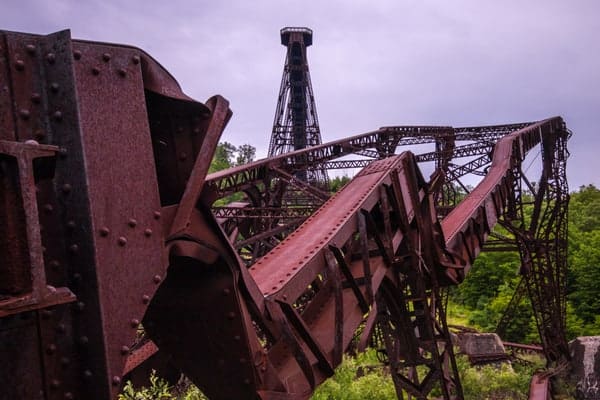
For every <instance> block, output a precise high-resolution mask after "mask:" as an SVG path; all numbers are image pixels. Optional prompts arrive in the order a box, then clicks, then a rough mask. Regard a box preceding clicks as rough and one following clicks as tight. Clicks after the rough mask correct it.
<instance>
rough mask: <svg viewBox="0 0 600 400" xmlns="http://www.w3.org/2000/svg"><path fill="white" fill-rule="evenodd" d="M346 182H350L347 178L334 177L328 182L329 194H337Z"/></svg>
mask: <svg viewBox="0 0 600 400" xmlns="http://www.w3.org/2000/svg"><path fill="white" fill-rule="evenodd" d="M348 182H350V177H349V176H347V175H344V176H336V177H335V178H333V179H331V180H330V181H329V191H331V193H335V192H338V191H339V190H340V189H341V188H343V187H344V185H346V183H348Z"/></svg>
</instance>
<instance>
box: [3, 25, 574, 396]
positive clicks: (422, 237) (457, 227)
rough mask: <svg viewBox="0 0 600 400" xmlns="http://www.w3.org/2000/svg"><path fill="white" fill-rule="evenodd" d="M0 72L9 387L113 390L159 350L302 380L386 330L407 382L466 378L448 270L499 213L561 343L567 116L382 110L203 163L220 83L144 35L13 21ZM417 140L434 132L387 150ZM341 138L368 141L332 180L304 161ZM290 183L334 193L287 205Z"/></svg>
mask: <svg viewBox="0 0 600 400" xmlns="http://www.w3.org/2000/svg"><path fill="white" fill-rule="evenodd" d="M0 89H1V90H0V229H1V231H0V232H1V236H0V359H1V360H2V366H1V367H0V387H2V391H0V399H34V398H37V399H99V400H107V399H114V398H116V396H117V395H118V393H119V392H120V390H121V388H122V386H123V384H124V382H125V380H126V379H133V380H134V381H135V380H138V379H140V377H142V376H144V375H145V374H146V373H147V372H148V371H149V370H151V369H157V370H158V371H159V372H160V373H161V374H162V375H163V376H166V377H169V376H172V377H175V378H176V377H177V376H178V374H179V373H180V372H183V373H184V374H185V375H187V376H188V377H189V378H190V379H191V380H192V381H193V382H194V383H195V384H197V385H198V386H199V387H200V388H201V389H202V390H203V391H204V392H205V393H206V394H207V395H208V396H209V398H211V399H232V398H235V399H259V398H260V399H264V400H266V399H306V398H308V397H309V396H310V395H311V393H312V391H313V390H314V389H315V388H316V386H317V385H319V384H320V383H321V382H323V381H324V380H325V379H327V378H328V377H329V376H331V375H332V374H333V371H334V369H335V367H336V366H337V365H339V364H340V362H341V360H342V354H343V353H344V352H345V351H347V349H348V348H349V347H350V346H351V345H352V346H358V347H361V348H362V347H364V346H366V345H367V344H368V343H372V342H377V341H378V342H379V343H380V344H381V345H382V346H383V347H384V351H383V353H382V354H385V359H386V360H385V361H386V362H387V364H388V365H389V367H390V371H391V375H392V379H393V380H394V383H395V386H396V390H397V393H398V396H399V398H402V394H403V393H405V394H406V393H408V394H410V395H411V396H414V397H416V398H419V399H424V398H427V396H428V394H429V393H430V392H431V390H432V389H433V388H435V387H437V388H439V389H440V391H441V393H442V395H443V396H444V398H447V399H449V398H455V397H458V398H460V397H462V391H461V386H460V381H459V379H458V371H457V370H456V364H455V362H454V355H453V349H452V344H451V341H450V336H449V333H448V328H447V325H446V319H445V288H446V287H449V286H452V285H456V284H460V282H461V281H462V280H463V279H464V278H465V276H466V274H467V273H468V271H469V268H470V267H471V265H472V263H473V261H474V259H475V258H476V257H477V255H478V254H479V252H480V251H481V250H482V248H484V247H485V246H488V245H489V243H490V242H491V240H492V239H494V240H495V239H496V238H497V236H492V235H491V232H492V229H493V227H494V225H495V224H496V223H498V222H500V223H501V224H502V225H503V226H504V227H507V228H508V229H509V230H510V231H511V232H512V233H513V235H514V239H512V241H511V243H510V244H511V245H512V246H513V247H514V248H516V249H518V250H519V251H520V254H521V258H522V264H523V267H522V273H523V276H524V278H523V279H524V281H525V282H526V288H527V291H528V293H529V296H530V298H531V299H532V303H533V304H534V308H535V313H536V318H537V321H538V326H539V329H540V336H541V339H542V344H543V346H544V351H545V353H546V356H547V359H548V366H549V367H551V368H555V369H559V368H562V365H564V363H565V362H567V361H568V360H569V354H568V351H567V347H566V339H565V334H564V321H565V319H564V318H565V313H564V311H565V310H564V307H565V299H564V295H565V288H564V283H565V279H564V276H565V271H566V205H567V201H568V192H567V186H566V181H565V162H566V157H567V155H568V153H567V150H566V141H567V139H568V137H569V131H568V130H567V129H566V126H565V124H564V122H563V121H562V119H561V118H559V117H555V118H549V119H546V120H543V121H538V122H530V123H520V124H509V125H499V126H484V127H467V128H452V127H432V126H406V127H384V128H380V129H378V130H375V131H373V132H368V133H365V134H362V135H356V136H352V137H349V138H345V139H339V140H337V141H334V142H330V143H326V144H321V145H318V146H313V147H308V148H305V149H301V150H297V151H295V152H291V153H287V154H282V155H278V156H275V157H271V158H268V159H265V160H260V161H256V162H254V163H251V164H248V165H245V166H240V167H236V168H233V169H230V170H226V171H221V172H218V173H215V174H210V175H207V171H208V167H209V163H210V160H211V158H212V155H213V153H214V150H215V147H216V145H217V142H218V140H219V137H220V135H221V133H222V131H223V129H224V128H225V126H226V124H227V121H228V120H229V118H230V117H231V111H230V110H229V105H228V103H227V101H226V100H225V99H223V98H222V97H220V96H214V97H211V98H210V99H209V100H207V101H206V102H205V103H201V102H197V101H195V100H193V99H191V98H189V97H187V96H186V95H185V94H184V93H182V91H181V89H180V88H179V85H178V84H177V82H176V81H175V80H174V79H173V77H172V76H171V75H169V73H168V72H167V71H165V70H164V68H162V67H161V66H160V64H158V63H157V62H156V61H155V60H154V59H152V58H151V57H150V56H149V55H148V54H146V53H145V52H143V51H142V50H140V49H137V48H133V47H128V46H122V45H114V44H103V43H95V42H87V41H78V40H72V39H71V38H70V34H69V32H68V31H63V32H58V33H55V34H52V35H48V36H39V35H30V34H23V33H14V32H5V31H2V32H0ZM417 143H419V144H423V143H430V144H432V145H434V147H435V149H434V150H433V151H432V152H426V153H423V154H417V155H413V154H412V153H410V152H403V153H401V154H400V155H396V153H397V149H398V147H400V146H405V145H411V144H417ZM536 150H539V151H540V152H541V154H542V157H541V159H542V160H541V161H542V175H541V177H540V179H539V181H538V182H539V183H538V185H535V186H533V185H531V184H530V181H529V180H528V178H527V176H526V175H525V172H526V171H523V170H522V168H521V166H522V165H523V161H524V160H525V159H526V157H527V154H528V153H531V152H533V151H536ZM351 154H357V155H361V156H363V159H364V157H365V156H366V157H370V161H368V165H367V166H366V167H365V168H364V169H363V170H362V171H361V172H360V173H359V174H357V175H356V176H355V178H354V179H353V180H352V181H351V182H350V183H349V184H348V185H347V186H346V187H345V188H344V189H343V190H341V191H340V192H338V193H337V194H335V195H334V196H331V197H330V198H329V195H328V193H324V192H323V190H322V188H315V187H312V186H310V185H307V184H306V182H299V181H298V180H297V179H295V178H294V177H295V176H297V174H298V172H301V171H307V170H310V169H311V168H323V166H325V165H327V163H330V162H337V161H339V160H337V159H338V158H340V157H342V156H348V155H351ZM307 160H310V161H307ZM426 162H433V163H434V172H433V174H432V175H431V177H430V178H429V179H426V178H425V177H424V176H423V174H422V173H421V172H420V168H419V163H426ZM468 174H471V175H473V174H475V175H479V176H482V177H483V179H482V180H481V181H480V182H479V184H477V186H475V188H474V189H473V190H470V191H469V190H468V189H469V186H468V185H466V184H465V183H464V182H463V179H464V177H465V176H467V175H468ZM288 185H295V186H294V187H295V190H298V191H303V192H304V193H305V194H306V196H313V197H314V198H319V199H321V201H324V204H323V206H322V207H321V208H319V209H318V210H317V211H315V212H312V210H311V209H305V208H302V207H295V206H290V205H289V204H287V203H285V202H284V201H283V200H282V199H283V194H284V190H283V189H284V188H285V187H287V186H288ZM522 186H525V187H526V188H530V189H532V190H531V193H530V195H531V196H532V198H533V204H534V213H533V216H532V217H531V218H529V219H527V220H525V218H524V217H523V212H522V207H523V202H524V200H523V196H522V192H523V191H524V190H525V189H523V187H522ZM461 187H462V188H463V189H466V190H467V191H468V193H466V195H464V196H458V195H457V193H456V192H457V190H458V189H459V188H461ZM236 192H243V193H244V194H245V198H244V200H243V201H241V202H237V203H235V204H229V205H228V206H225V207H223V206H220V207H215V206H213V205H214V203H215V201H216V200H218V199H221V198H225V197H227V196H229V195H230V194H232V193H236ZM461 197H464V198H461ZM361 325H364V327H365V329H362V330H361V332H363V333H362V335H359V336H358V337H356V338H355V336H356V334H357V332H358V330H359V327H360V326H361ZM142 326H143V329H142ZM419 365H423V366H425V371H426V372H425V374H424V375H422V376H418V375H417V374H415V373H414V370H415V368H416V367H417V366H419ZM547 375H548V374H546V375H544V377H543V378H544V379H537V380H535V382H532V393H533V392H534V393H544V390H545V389H543V387H544V385H546V384H547V381H548V380H547V379H545V378H547ZM544 382H546V384H544ZM540 385H542V387H540Z"/></svg>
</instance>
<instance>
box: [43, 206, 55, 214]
mask: <svg viewBox="0 0 600 400" xmlns="http://www.w3.org/2000/svg"><path fill="white" fill-rule="evenodd" d="M53 210H54V207H52V204H46V205H44V211H45V212H46V214H50V213H51V212H52V211H53Z"/></svg>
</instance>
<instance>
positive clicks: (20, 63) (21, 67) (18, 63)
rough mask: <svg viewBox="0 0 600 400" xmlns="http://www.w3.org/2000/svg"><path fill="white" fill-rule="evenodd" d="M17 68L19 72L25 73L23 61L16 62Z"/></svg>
mask: <svg viewBox="0 0 600 400" xmlns="http://www.w3.org/2000/svg"><path fill="white" fill-rule="evenodd" d="M15 68H16V69H17V71H23V70H24V69H25V62H24V61H23V60H17V61H15Z"/></svg>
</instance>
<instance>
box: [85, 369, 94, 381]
mask: <svg viewBox="0 0 600 400" xmlns="http://www.w3.org/2000/svg"><path fill="white" fill-rule="evenodd" d="M83 376H84V377H85V378H87V379H90V378H91V377H92V376H94V374H93V373H92V371H90V370H89V369H86V370H85V371H83Z"/></svg>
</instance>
